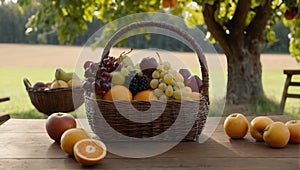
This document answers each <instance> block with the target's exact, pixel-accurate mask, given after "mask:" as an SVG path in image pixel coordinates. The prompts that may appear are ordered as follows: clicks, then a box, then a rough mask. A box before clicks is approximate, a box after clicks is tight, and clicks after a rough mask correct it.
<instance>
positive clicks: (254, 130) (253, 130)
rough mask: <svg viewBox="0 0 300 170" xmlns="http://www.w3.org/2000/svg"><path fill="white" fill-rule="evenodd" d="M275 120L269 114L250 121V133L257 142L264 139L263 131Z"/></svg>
mask: <svg viewBox="0 0 300 170" xmlns="http://www.w3.org/2000/svg"><path fill="white" fill-rule="evenodd" d="M272 122H273V120H272V119H271V118H269V117H267V116H258V117H255V118H254V119H253V120H252V121H251V122H250V134H251V136H252V137H253V138H254V139H256V141H257V142H261V141H263V133H264V130H265V128H266V127H267V126H268V125H269V124H270V123H272Z"/></svg>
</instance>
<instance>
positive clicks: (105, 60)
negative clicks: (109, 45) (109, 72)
mask: <svg viewBox="0 0 300 170" xmlns="http://www.w3.org/2000/svg"><path fill="white" fill-rule="evenodd" d="M109 62H110V59H108V58H105V59H103V65H104V66H107V63H109Z"/></svg>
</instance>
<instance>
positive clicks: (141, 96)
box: [133, 89, 158, 100]
mask: <svg viewBox="0 0 300 170" xmlns="http://www.w3.org/2000/svg"><path fill="white" fill-rule="evenodd" d="M133 100H158V99H157V97H156V95H155V94H154V92H153V90H151V89H148V90H143V91H140V92H138V93H137V94H136V95H135V96H134V97H133Z"/></svg>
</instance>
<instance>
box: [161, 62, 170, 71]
mask: <svg viewBox="0 0 300 170" xmlns="http://www.w3.org/2000/svg"><path fill="white" fill-rule="evenodd" d="M162 65H163V67H164V69H165V70H170V69H171V63H169V62H167V61H164V62H163V63H162Z"/></svg>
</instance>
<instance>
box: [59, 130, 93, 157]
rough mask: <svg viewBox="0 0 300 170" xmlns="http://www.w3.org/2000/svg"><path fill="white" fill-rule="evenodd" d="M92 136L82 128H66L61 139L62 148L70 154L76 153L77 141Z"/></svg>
mask: <svg viewBox="0 0 300 170" xmlns="http://www.w3.org/2000/svg"><path fill="white" fill-rule="evenodd" d="M89 138H91V137H90V136H89V134H88V133H87V132H86V131H85V130H84V129H81V128H72V129H68V130H66V131H65V132H64V133H63V134H62V136H61V139H60V147H61V149H62V150H63V151H64V152H66V153H67V154H69V155H74V152H73V147H74V145H75V143H76V142H78V141H79V140H81V139H89Z"/></svg>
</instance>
